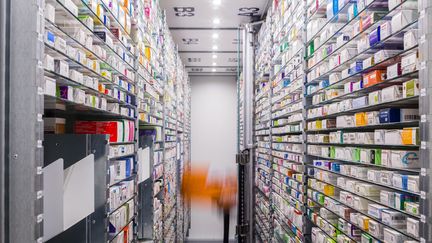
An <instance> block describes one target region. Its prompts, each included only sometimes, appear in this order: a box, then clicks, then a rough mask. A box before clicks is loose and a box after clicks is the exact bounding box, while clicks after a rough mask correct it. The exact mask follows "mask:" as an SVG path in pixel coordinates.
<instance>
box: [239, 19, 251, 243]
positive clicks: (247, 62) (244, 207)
mask: <svg viewBox="0 0 432 243" xmlns="http://www.w3.org/2000/svg"><path fill="white" fill-rule="evenodd" d="M242 36H243V97H240V98H242V99H243V104H242V105H243V129H244V130H243V138H240V139H243V144H242V145H240V152H239V154H238V156H237V162H238V164H239V202H238V204H239V205H238V218H237V221H238V223H237V224H238V225H237V237H238V241H239V242H253V237H254V235H253V226H254V224H253V220H254V219H253V207H254V188H253V187H254V183H253V181H254V179H253V176H254V173H253V164H252V163H251V161H253V158H254V141H253V139H254V138H253V124H254V120H253V119H254V113H253V110H254V102H253V97H254V81H253V71H254V67H253V66H254V47H253V46H254V38H253V24H252V25H251V24H246V25H244V26H243V28H242Z"/></svg>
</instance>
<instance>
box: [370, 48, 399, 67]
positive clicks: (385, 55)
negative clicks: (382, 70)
mask: <svg viewBox="0 0 432 243" xmlns="http://www.w3.org/2000/svg"><path fill="white" fill-rule="evenodd" d="M398 53H400V51H399V50H380V51H378V52H376V53H375V54H374V59H375V63H376V64H377V63H380V62H382V61H384V60H387V59H389V58H391V57H393V56H395V55H397V54H398Z"/></svg>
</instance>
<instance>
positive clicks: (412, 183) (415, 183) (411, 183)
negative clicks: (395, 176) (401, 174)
mask: <svg viewBox="0 0 432 243" xmlns="http://www.w3.org/2000/svg"><path fill="white" fill-rule="evenodd" d="M407 183H408V185H407V189H408V190H409V191H412V192H419V191H420V177H419V176H414V175H410V176H408V182H407Z"/></svg>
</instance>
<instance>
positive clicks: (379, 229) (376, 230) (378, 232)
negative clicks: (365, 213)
mask: <svg viewBox="0 0 432 243" xmlns="http://www.w3.org/2000/svg"><path fill="white" fill-rule="evenodd" d="M369 234H371V235H372V236H375V237H376V238H382V236H383V234H384V227H383V225H382V224H380V223H378V222H377V221H374V220H369Z"/></svg>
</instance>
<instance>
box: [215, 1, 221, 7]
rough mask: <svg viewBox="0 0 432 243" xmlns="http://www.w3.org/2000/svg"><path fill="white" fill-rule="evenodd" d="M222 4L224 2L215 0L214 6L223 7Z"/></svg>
mask: <svg viewBox="0 0 432 243" xmlns="http://www.w3.org/2000/svg"><path fill="white" fill-rule="evenodd" d="M221 3H222V0H213V5H215V6H219V5H221Z"/></svg>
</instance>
